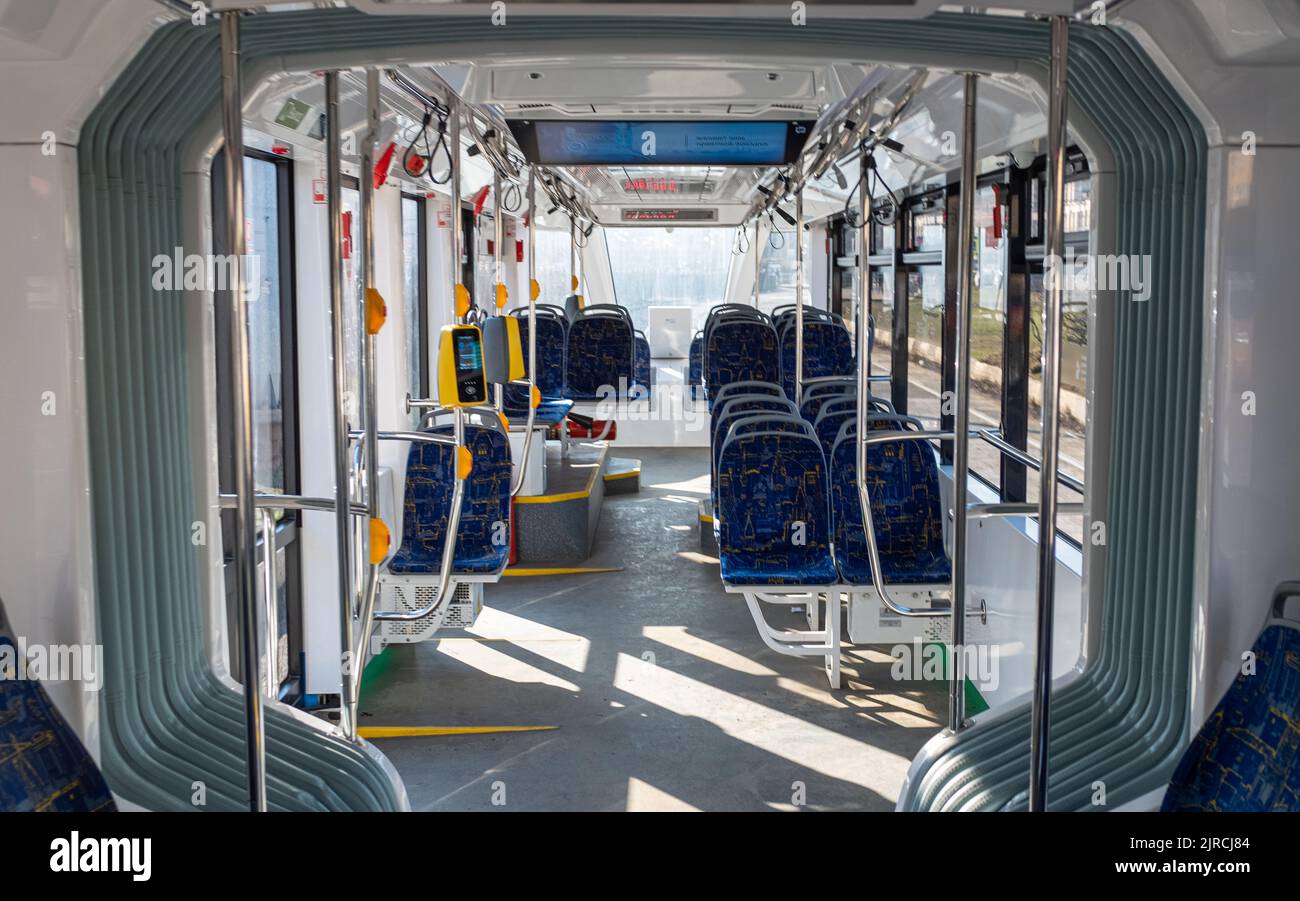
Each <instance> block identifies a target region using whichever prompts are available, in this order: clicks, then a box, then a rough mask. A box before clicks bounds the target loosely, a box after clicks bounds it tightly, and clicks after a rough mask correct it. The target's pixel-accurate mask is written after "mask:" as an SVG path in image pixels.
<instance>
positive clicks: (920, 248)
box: [904, 197, 945, 252]
mask: <svg viewBox="0 0 1300 901" xmlns="http://www.w3.org/2000/svg"><path fill="white" fill-rule="evenodd" d="M907 215H908V230H907V234H908V243H907V247H906V248H904V249H905V250H908V251H917V252H928V251H935V250H943V247H944V240H945V238H944V215H943V203H942V198H940V197H936V198H926V199H922V200H921V201H920V202H919V203H918V204H917V205H916V206H914V207H912V208H911V209H910V210H909V211H908V214H907Z"/></svg>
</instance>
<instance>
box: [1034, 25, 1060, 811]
mask: <svg viewBox="0 0 1300 901" xmlns="http://www.w3.org/2000/svg"><path fill="white" fill-rule="evenodd" d="M1069 35H1070V32H1069V21H1068V20H1067V19H1066V18H1065V17H1064V16H1053V17H1052V44H1051V55H1052V59H1051V75H1050V85H1051V87H1050V93H1049V95H1048V102H1047V186H1048V194H1047V209H1046V219H1047V223H1046V225H1047V246H1046V248H1045V250H1046V258H1047V267H1048V268H1047V277H1046V282H1047V284H1046V285H1045V286H1044V287H1045V289H1046V290H1045V292H1044V297H1043V301H1044V302H1043V349H1042V353H1043V357H1042V368H1043V401H1042V414H1043V415H1042V421H1043V438H1042V444H1043V453H1042V456H1043V465H1042V468H1041V469H1040V470H1039V483H1038V647H1037V654H1036V656H1035V660H1034V694H1033V698H1032V701H1031V720H1030V733H1029V809H1030V810H1032V811H1043V810H1046V808H1047V771H1048V766H1047V764H1048V760H1047V749H1048V739H1049V735H1048V730H1049V721H1048V710H1049V707H1050V706H1051V699H1052V632H1053V628H1052V627H1053V616H1054V615H1055V591H1056V512H1057V505H1056V471H1057V462H1058V461H1057V454H1058V453H1059V451H1060V422H1059V421H1058V418H1057V417H1058V412H1059V411H1058V404H1059V402H1060V393H1061V367H1060V359H1061V303H1062V295H1063V293H1064V288H1065V286H1064V284H1063V280H1062V275H1063V273H1062V272H1061V258H1062V256H1063V254H1064V252H1065V231H1064V224H1065V221H1064V220H1065V197H1064V192H1065V141H1066V134H1065V121H1066V104H1067V96H1066V62H1067V59H1068V53H1069Z"/></svg>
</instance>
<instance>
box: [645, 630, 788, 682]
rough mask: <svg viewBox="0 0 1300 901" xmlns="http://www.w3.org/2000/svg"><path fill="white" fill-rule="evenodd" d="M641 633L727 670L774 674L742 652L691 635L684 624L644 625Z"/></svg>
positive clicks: (750, 673) (652, 639)
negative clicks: (738, 652)
mask: <svg viewBox="0 0 1300 901" xmlns="http://www.w3.org/2000/svg"><path fill="white" fill-rule="evenodd" d="M641 634H642V635H644V636H645V637H646V638H648V639H650V640H651V641H657V642H658V643H659V644H662V645H667V646H668V647H670V648H673V649H674V650H678V651H682V652H683V653H686V654H690V655H691V656H692V657H698V658H699V659H701V660H707V661H708V662H709V663H714V664H717V665H718V666H722V667H726V668H727V669H729V670H735V671H736V672H738V673H744V674H745V675H747V676H766V677H769V678H770V677H772V676H775V675H776V671H775V670H771V669H768V668H767V667H766V666H763V664H761V663H758V662H757V661H755V660H751V659H749V658H748V657H746V656H744V655H743V654H737V653H736V652H735V651H733V650H730V649H729V648H724V647H723V646H722V645H720V644H715V643H714V642H712V641H708V640H706V639H703V638H700V637H699V636H698V635H692V634H691V633H689V632H687V631H686V627H685V626H646V627H645V628H643V629H642V630H641Z"/></svg>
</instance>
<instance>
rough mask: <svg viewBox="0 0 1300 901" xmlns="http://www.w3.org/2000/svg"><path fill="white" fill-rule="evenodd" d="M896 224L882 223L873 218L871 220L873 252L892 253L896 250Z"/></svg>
mask: <svg viewBox="0 0 1300 901" xmlns="http://www.w3.org/2000/svg"><path fill="white" fill-rule="evenodd" d="M896 227H897V226H895V225H892V224H891V225H881V224H880V222H878V221H876V220H875V219H873V220H872V221H871V253H872V254H884V253H888V254H892V253H893V252H894V233H895V228H896Z"/></svg>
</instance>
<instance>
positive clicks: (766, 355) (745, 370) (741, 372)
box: [704, 318, 781, 406]
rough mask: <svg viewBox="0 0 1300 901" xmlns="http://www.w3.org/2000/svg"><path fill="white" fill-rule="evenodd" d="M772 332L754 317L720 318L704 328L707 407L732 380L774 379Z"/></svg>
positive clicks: (777, 370) (776, 367)
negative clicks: (710, 328)
mask: <svg viewBox="0 0 1300 901" xmlns="http://www.w3.org/2000/svg"><path fill="white" fill-rule="evenodd" d="M780 377H781V363H780V360H779V359H778V357H777V349H776V331H775V330H774V329H773V328H772V326H771V324H770V323H768V322H764V321H762V320H758V319H749V318H744V319H741V318H736V319H724V320H722V321H721V322H718V323H717V324H716V325H714V326H713V328H712V330H706V331H705V338H704V385H705V392H706V396H707V397H708V399H709V402H710V406H712V403H713V401H714V400H715V399H716V397H717V394H718V391H719V390H720V389H721V388H722V387H723V386H724V385H727V384H730V383H732V382H745V381H760V382H778V381H779V379H780Z"/></svg>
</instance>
